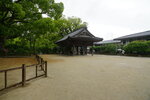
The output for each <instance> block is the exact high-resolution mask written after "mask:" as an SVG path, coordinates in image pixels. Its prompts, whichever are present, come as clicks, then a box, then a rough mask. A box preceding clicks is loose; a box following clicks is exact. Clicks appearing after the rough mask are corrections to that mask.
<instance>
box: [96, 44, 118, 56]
mask: <svg viewBox="0 0 150 100" xmlns="http://www.w3.org/2000/svg"><path fill="white" fill-rule="evenodd" d="M116 48H117V45H116V44H107V45H102V46H95V47H94V50H95V52H96V53H100V54H115V53H116Z"/></svg>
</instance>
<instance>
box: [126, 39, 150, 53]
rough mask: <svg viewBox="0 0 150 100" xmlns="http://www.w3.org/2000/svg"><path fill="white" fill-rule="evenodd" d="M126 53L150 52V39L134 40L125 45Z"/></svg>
mask: <svg viewBox="0 0 150 100" xmlns="http://www.w3.org/2000/svg"><path fill="white" fill-rule="evenodd" d="M124 50H125V52H126V54H137V55H146V54H150V41H133V42H130V43H129V44H127V45H125V46H124Z"/></svg>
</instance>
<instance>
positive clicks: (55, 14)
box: [0, 0, 64, 51]
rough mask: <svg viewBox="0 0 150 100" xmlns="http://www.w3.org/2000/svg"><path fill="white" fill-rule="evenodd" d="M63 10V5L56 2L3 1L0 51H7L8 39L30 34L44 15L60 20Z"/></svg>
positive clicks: (0, 14) (0, 17)
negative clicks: (6, 43)
mask: <svg viewBox="0 0 150 100" xmlns="http://www.w3.org/2000/svg"><path fill="white" fill-rule="evenodd" d="M63 9H64V7H63V3H55V1H54V0H1V1H0V49H1V50H3V51H5V41H6V40H7V39H12V38H16V37H18V36H22V33H24V35H25V34H30V33H31V30H32V28H33V25H34V23H36V22H35V21H37V20H40V19H42V14H46V15H47V16H48V17H49V18H51V19H59V18H60V17H61V16H62V12H63ZM34 27H35V26H34Z"/></svg>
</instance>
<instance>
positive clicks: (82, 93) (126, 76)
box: [0, 55, 150, 100]
mask: <svg viewBox="0 0 150 100" xmlns="http://www.w3.org/2000/svg"><path fill="white" fill-rule="evenodd" d="M42 57H43V58H44V59H46V60H47V61H48V78H40V79H37V80H34V81H32V82H29V83H28V84H27V86H26V87H19V88H15V89H12V90H10V91H7V92H5V93H3V94H0V100H150V58H140V57H138V58H136V57H120V56H104V55H95V56H76V57H67V56H64V57H63V56H56V55H43V56H42Z"/></svg>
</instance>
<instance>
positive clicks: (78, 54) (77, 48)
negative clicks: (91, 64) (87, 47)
mask: <svg viewBox="0 0 150 100" xmlns="http://www.w3.org/2000/svg"><path fill="white" fill-rule="evenodd" d="M76 49H77V55H79V48H78V46H77V47H76Z"/></svg>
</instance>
